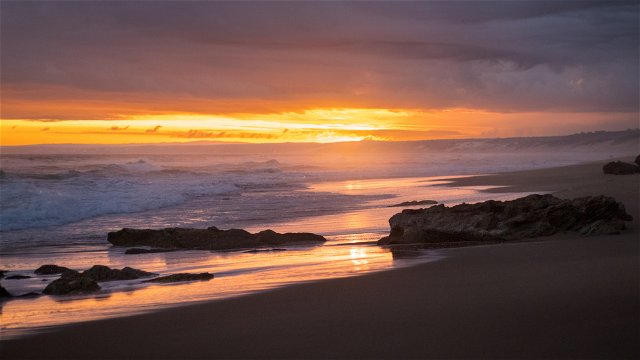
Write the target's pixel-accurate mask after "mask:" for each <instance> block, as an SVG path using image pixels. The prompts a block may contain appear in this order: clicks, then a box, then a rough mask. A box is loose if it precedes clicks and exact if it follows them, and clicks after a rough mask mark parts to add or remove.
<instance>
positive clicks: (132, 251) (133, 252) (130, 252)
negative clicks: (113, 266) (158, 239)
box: [124, 248, 173, 255]
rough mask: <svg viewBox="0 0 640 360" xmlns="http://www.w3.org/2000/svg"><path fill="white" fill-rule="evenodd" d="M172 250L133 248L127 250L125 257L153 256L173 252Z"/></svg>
mask: <svg viewBox="0 0 640 360" xmlns="http://www.w3.org/2000/svg"><path fill="white" fill-rule="evenodd" d="M171 251H173V250H172V249H141V248H131V249H127V250H126V251H125V252H124V254H125V255H138V254H153V253H163V252H171Z"/></svg>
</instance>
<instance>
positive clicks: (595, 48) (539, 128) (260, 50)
mask: <svg viewBox="0 0 640 360" xmlns="http://www.w3.org/2000/svg"><path fill="white" fill-rule="evenodd" d="M639 14H640V12H639V3H638V2H637V1H635V2H612V1H604V2H599V1H595V2H593V1H551V2H545V1H535V2H527V1H497V2H490V1H473V2H468V1H467V2H462V1H451V2H440V1H428V2H427V1H406V2H405V1H377V2H362V1H351V2H338V1H331V2H310V1H304V2H303V1H284V2H247V1H245V2H221V1H175V2H174V1H100V2H98V1H42V2H40V1H7V0H1V2H0V30H1V32H0V41H1V42H0V50H1V55H0V61H1V62H0V86H1V94H0V95H1V98H0V105H1V108H0V115H1V124H0V125H1V126H0V130H1V136H0V143H1V144H2V145H23V144H39V143H89V144H90V143H155V142H184V141H230V142H292V141H294V142H295V141H317V142H331V141H349V140H364V139H370V140H419V139H436V138H469V137H507V136H535V135H555V134H569V133H576V132H581V131H593V130H622V129H627V128H637V127H638V126H639V109H640V106H639V101H640V100H639V99H640V93H639V90H638V87H639V81H640V80H639V77H640V74H639V43H640V40H639V39H640V35H639V31H640V30H639V29H640V26H639V18H640V17H639Z"/></svg>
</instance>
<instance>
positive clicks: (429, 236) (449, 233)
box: [378, 195, 632, 245]
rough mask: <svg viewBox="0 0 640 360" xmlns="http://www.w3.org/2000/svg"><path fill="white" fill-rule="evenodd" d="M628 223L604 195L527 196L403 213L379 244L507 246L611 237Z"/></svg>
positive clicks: (619, 208)
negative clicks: (574, 235) (540, 239)
mask: <svg viewBox="0 0 640 360" xmlns="http://www.w3.org/2000/svg"><path fill="white" fill-rule="evenodd" d="M631 220H632V217H631V216H630V215H629V214H627V213H626V211H625V209H624V206H623V205H622V204H621V203H618V202H616V201H615V199H613V198H611V197H607V196H588V197H583V198H577V199H573V200H565V199H559V198H557V197H555V196H553V195H529V196H526V197H523V198H519V199H516V200H511V201H504V202H503V201H494V200H489V201H485V202H481V203H477V204H461V205H456V206H453V207H446V206H444V205H436V206H432V207H430V208H427V209H418V210H403V211H402V213H399V214H396V215H394V216H392V217H391V219H389V225H390V226H391V231H390V233H389V236H387V237H384V238H382V239H380V240H379V241H378V245H392V244H410V243H448V242H460V241H491V242H495V241H508V240H518V239H523V238H531V237H537V236H548V235H553V234H555V233H558V232H562V231H569V230H570V231H578V232H580V233H583V234H587V235H597V234H615V233H619V232H620V230H623V229H624V228H625V221H631Z"/></svg>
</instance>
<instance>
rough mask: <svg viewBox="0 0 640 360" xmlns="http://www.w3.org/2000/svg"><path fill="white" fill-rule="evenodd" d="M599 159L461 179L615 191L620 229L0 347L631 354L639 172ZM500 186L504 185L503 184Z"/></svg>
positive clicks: (639, 297) (47, 354)
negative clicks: (622, 220) (624, 215)
mask: <svg viewBox="0 0 640 360" xmlns="http://www.w3.org/2000/svg"><path fill="white" fill-rule="evenodd" d="M601 165H602V164H601V163H595V164H587V165H578V166H569V167H564V168H556V169H546V170H535V171H525V172H519V173H509V174H500V175H491V176H482V177H471V178H464V179H459V180H456V184H454V186H455V185H467V184H469V185H471V184H478V185H480V184H482V185H504V186H510V187H509V188H506V190H507V191H511V190H514V189H517V191H523V190H524V191H547V192H555V193H556V194H557V195H558V196H561V197H576V196H584V195H599V194H605V195H611V196H614V197H615V198H616V199H618V200H619V201H622V202H623V203H624V204H625V207H626V208H627V211H628V212H629V213H631V214H632V215H633V216H634V221H633V222H631V223H630V224H629V229H628V230H626V231H625V232H624V233H623V234H621V235H611V236H598V237H581V236H578V235H576V234H562V235H557V236H553V237H550V238H545V239H542V240H544V241H534V242H522V243H515V244H507V245H494V246H482V247H471V248H458V249H443V250H437V251H439V252H441V253H443V254H445V255H446V256H447V257H446V258H445V259H444V260H441V261H438V262H434V263H427V264H422V265H418V266H414V267H410V268H404V269H397V270H392V271H386V272H381V273H375V274H370V275H365V276H361V277H353V278H343V279H334V280H325V281H319V282H314V283H308V284H301V285H294V286H290V287H286V288H282V289H277V290H273V291H269V292H265V293H259V294H253V295H247V296H243V297H239V298H233V299H227V300H219V301H212V302H207V303H202V304H198V305H193V306H188V307H181V308H175V309H168V310H163V311H160V312H157V313H152V314H144V315H138V316H131V317H127V318H119V319H109V320H102V321H95V322H88V323H82V324H75V325H69V326H66V327H63V328H58V329H55V330H54V331H52V332H50V333H44V334H38V335H34V336H31V337H25V338H21V339H15V340H9V341H3V342H1V343H0V355H2V358H7V359H13V358H38V357H40V358H60V359H72V358H129V359H133V358H153V359H164V358H181V359H183V358H496V357H501V358H505V357H506V358H558V357H564V358H638V357H639V356H640V306H638V304H640V271H639V269H640V247H639V244H640V240H639V236H640V232H639V230H638V228H639V226H638V218H640V214H639V211H638V209H639V208H638V200H639V197H640V187H639V186H640V185H639V184H640V176H638V175H629V176H606V175H603V174H602V172H601V169H600V168H601ZM504 190H505V189H503V191H504Z"/></svg>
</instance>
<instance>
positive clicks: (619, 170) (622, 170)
mask: <svg viewBox="0 0 640 360" xmlns="http://www.w3.org/2000/svg"><path fill="white" fill-rule="evenodd" d="M602 171H603V172H604V173H605V174H613V175H629V174H636V173H640V155H638V156H637V157H636V160H635V164H631V163H628V162H624V161H612V162H610V163H606V164H605V165H604V166H603V167H602Z"/></svg>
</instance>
